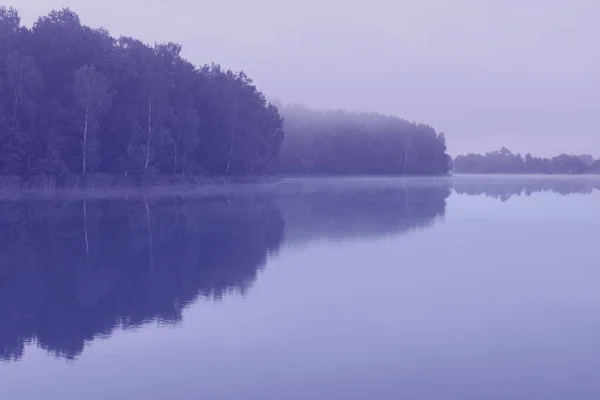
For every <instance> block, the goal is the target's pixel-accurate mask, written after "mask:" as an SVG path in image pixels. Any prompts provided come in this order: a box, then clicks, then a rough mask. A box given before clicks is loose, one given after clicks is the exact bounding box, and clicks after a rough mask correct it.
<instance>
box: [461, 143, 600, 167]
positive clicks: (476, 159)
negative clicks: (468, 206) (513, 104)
mask: <svg viewBox="0 0 600 400" xmlns="http://www.w3.org/2000/svg"><path fill="white" fill-rule="evenodd" d="M453 170H454V172H457V173H475V174H585V173H600V160H594V158H593V157H592V156H591V155H589V154H584V155H579V156H573V155H567V154H561V155H559V156H556V157H552V158H539V157H533V156H532V155H531V154H527V155H525V157H523V156H522V155H521V154H519V153H516V154H515V153H513V152H511V151H510V150H508V149H506V148H504V147H503V148H502V149H500V150H499V151H493V152H491V153H486V154H484V155H481V154H467V155H460V156H457V157H456V158H455V159H454V165H453Z"/></svg>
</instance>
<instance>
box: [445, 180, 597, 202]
mask: <svg viewBox="0 0 600 400" xmlns="http://www.w3.org/2000/svg"><path fill="white" fill-rule="evenodd" d="M452 186H453V188H454V191H455V192H456V193H458V194H462V195H469V196H476V195H485V196H487V197H492V198H496V199H500V200H502V201H507V200H509V199H510V198H511V197H515V196H531V195H532V194H534V193H540V192H551V193H557V194H561V195H569V194H575V193H580V194H589V193H592V192H594V191H595V190H600V180H598V179H595V178H594V177H578V178H573V177H565V178H564V179H560V178H558V177H556V178H544V177H529V178H527V177H523V178H522V179H515V178H509V179H502V178H500V177H498V178H496V179H491V180H490V179H488V178H486V179H485V180H478V179H475V178H467V177H462V178H454V179H453V182H452Z"/></svg>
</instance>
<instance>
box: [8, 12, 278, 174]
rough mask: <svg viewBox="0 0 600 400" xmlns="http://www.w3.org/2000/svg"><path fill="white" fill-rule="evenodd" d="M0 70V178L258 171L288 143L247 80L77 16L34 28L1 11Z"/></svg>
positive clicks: (270, 108)
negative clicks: (114, 34) (94, 26)
mask: <svg viewBox="0 0 600 400" xmlns="http://www.w3.org/2000/svg"><path fill="white" fill-rule="evenodd" d="M0 71H1V72H0V87H1V88H2V90H1V91H0V174H1V175H16V176H20V177H24V178H29V177H32V176H36V175H46V176H64V175H65V174H69V173H71V174H79V175H86V174H89V173H94V172H101V173H105V174H137V175H141V174H145V175H150V174H157V173H160V174H215V175H243V174H255V173H261V172H264V171H268V170H269V168H270V165H271V164H272V163H273V162H274V160H275V157H276V156H277V154H278V151H279V147H280V145H281V142H282V140H283V120H282V118H281V117H280V115H279V113H278V111H277V108H276V107H275V106H274V105H272V104H270V103H269V102H267V101H266V100H265V97H264V95H263V94H262V93H261V92H260V91H259V90H257V88H256V87H255V85H254V84H253V82H252V80H251V79H250V78H249V77H248V76H246V75H245V74H244V73H243V72H237V73H236V72H232V71H229V70H224V69H222V68H221V67H220V66H219V65H216V64H210V65H204V66H201V67H196V66H194V65H193V64H192V63H190V62H189V61H187V60H185V59H184V58H182V56H181V46H180V45H178V44H175V43H163V44H155V45H153V46H149V45H147V44H145V43H142V42H141V41H139V40H137V39H134V38H131V37H120V38H113V37H111V36H110V35H109V33H108V32H107V31H106V30H104V29H92V28H89V27H87V26H85V25H83V24H82V23H81V21H80V19H79V16H78V15H77V14H75V13H74V12H73V11H71V10H70V9H62V10H58V11H52V12H50V13H49V14H48V15H46V16H43V17H41V18H39V19H38V20H37V21H36V22H35V23H34V24H33V26H32V28H31V29H28V28H26V27H24V26H21V23H20V18H19V14H18V12H17V11H16V10H15V9H13V8H6V7H0Z"/></svg>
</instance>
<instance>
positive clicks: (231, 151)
mask: <svg viewBox="0 0 600 400" xmlns="http://www.w3.org/2000/svg"><path fill="white" fill-rule="evenodd" d="M238 92H239V88H238V89H237V91H236V92H235V101H234V103H233V124H232V127H231V138H230V140H229V159H228V160H227V168H226V169H225V176H229V169H230V167H231V158H232V157H233V149H234V146H235V128H236V125H237V105H238Z"/></svg>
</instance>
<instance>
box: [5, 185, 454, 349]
mask: <svg viewBox="0 0 600 400" xmlns="http://www.w3.org/2000/svg"><path fill="white" fill-rule="evenodd" d="M328 186H330V185H328V184H326V183H325V184H323V185H322V186H314V185H307V184H305V183H299V184H297V183H290V184H283V185H271V186H270V187H269V188H268V189H267V190H263V191H260V190H257V191H255V192H254V193H252V194H250V193H245V194H243V193H229V194H223V195H218V196H208V197H206V196H203V197H192V196H189V197H188V196H177V197H158V198H149V197H148V198H144V197H135V198H133V197H131V198H130V199H129V200H126V199H123V198H121V199H117V198H112V199H95V200H92V199H87V198H80V199H74V198H70V199H69V200H67V201H65V199H56V200H45V201H41V200H33V199H30V200H19V201H14V200H5V201H0V326H2V329H0V360H1V359H6V360H15V359H19V358H20V357H21V356H22V354H23V351H24V346H25V344H26V343H29V342H33V343H35V344H36V345H37V346H39V347H41V348H43V349H45V350H47V351H48V352H50V353H53V354H55V355H57V356H60V357H66V358H69V359H72V358H75V357H76V356H77V355H79V354H80V353H81V352H82V351H83V350H84V347H85V344H86V342H88V341H91V340H94V339H95V338H97V337H106V336H107V335H110V334H111V333H112V332H113V330H114V329H119V328H127V327H135V326H139V325H142V324H144V323H148V322H151V321H159V322H161V323H178V322H179V321H180V320H181V318H182V311H183V309H184V308H185V307H186V306H187V305H189V304H190V303H192V302H193V301H194V300H196V299H197V297H198V296H202V297H204V298H206V299H208V300H211V301H215V300H219V299H221V298H222V297H223V296H225V295H227V294H231V293H245V292H246V291H247V290H248V289H249V288H250V286H251V285H252V283H253V282H254V281H255V280H256V279H257V271H258V270H259V269H261V268H262V267H263V266H264V265H265V262H266V260H267V257H268V256H269V255H271V254H274V253H275V252H277V251H278V249H279V248H280V247H281V245H282V243H283V240H284V238H285V241H286V243H287V244H294V243H298V244H302V243H305V242H306V241H308V240H320V239H339V238H346V239H347V238H361V237H370V236H380V235H391V234H400V233H404V232H408V231H411V230H413V229H418V228H426V227H428V226H431V224H433V223H434V222H435V221H436V220H437V219H438V218H439V217H441V216H443V215H444V211H445V206H446V203H445V199H446V197H447V196H448V195H449V186H448V185H447V184H446V185H436V186H433V187H419V186H413V185H410V186H397V185H394V184H385V183H384V184H381V185H379V187H377V188H375V187H373V185H372V184H369V185H367V186H363V187H360V186H357V185H354V186H352V185H341V186H340V187H337V188H335V190H333V191H328V190H326V188H327V187H328ZM280 210H281V211H280ZM315 278H316V279H318V277H315Z"/></svg>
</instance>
